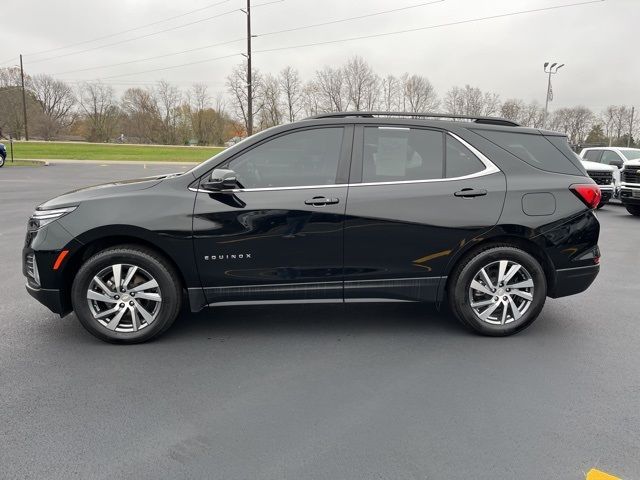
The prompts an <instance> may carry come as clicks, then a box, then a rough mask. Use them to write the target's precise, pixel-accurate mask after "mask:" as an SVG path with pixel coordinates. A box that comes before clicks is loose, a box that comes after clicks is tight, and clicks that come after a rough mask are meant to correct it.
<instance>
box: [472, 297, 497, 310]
mask: <svg viewBox="0 0 640 480" xmlns="http://www.w3.org/2000/svg"><path fill="white" fill-rule="evenodd" d="M493 302H495V300H494V299H493V298H490V299H489V300H483V301H481V302H475V303H473V302H471V308H478V307H486V306H487V305H491V304H492V303H493Z"/></svg>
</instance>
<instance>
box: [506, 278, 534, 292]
mask: <svg viewBox="0 0 640 480" xmlns="http://www.w3.org/2000/svg"><path fill="white" fill-rule="evenodd" d="M507 287H508V288H510V289H511V290H517V289H519V288H533V280H531V279H530V278H529V279H527V280H524V281H522V282H518V283H514V284H512V285H507Z"/></svg>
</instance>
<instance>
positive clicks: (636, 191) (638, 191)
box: [620, 183, 640, 205]
mask: <svg viewBox="0 0 640 480" xmlns="http://www.w3.org/2000/svg"><path fill="white" fill-rule="evenodd" d="M620 201H621V202H622V203H628V204H630V205H640V185H639V184H635V183H634V184H628V183H623V184H621V185H620Z"/></svg>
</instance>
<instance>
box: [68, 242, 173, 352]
mask: <svg viewBox="0 0 640 480" xmlns="http://www.w3.org/2000/svg"><path fill="white" fill-rule="evenodd" d="M181 291H182V290H181V287H180V280H179V278H178V276H177V274H176V272H175V271H174V269H173V268H172V267H171V265H169V264H168V262H167V261H166V260H164V259H163V258H162V257H160V256H159V255H157V254H156V253H155V252H153V251H152V250H149V249H146V248H142V247H138V246H134V245H130V246H121V247H113V248H109V249H107V250H104V251H102V252H99V253H97V254H96V255H94V256H93V257H91V258H89V259H88V260H87V261H86V262H85V263H84V264H83V265H82V267H81V268H80V270H79V271H78V273H77V275H76V278H75V280H74V282H73V287H72V291H71V300H72V303H73V308H74V311H75V313H76V315H77V316H78V319H79V320H80V323H81V324H82V325H83V326H84V327H85V328H86V329H87V330H88V331H89V332H90V333H91V334H93V335H95V336H96V337H98V338H100V339H101V340H105V341H107V342H113V343H140V342H144V341H147V340H149V339H151V338H153V337H155V336H156V335H158V334H160V333H162V332H163V331H164V330H166V329H167V328H168V327H169V326H170V325H171V324H172V323H173V321H174V320H175V318H176V316H177V314H178V311H179V309H180V304H181Z"/></svg>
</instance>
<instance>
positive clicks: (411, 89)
mask: <svg viewBox="0 0 640 480" xmlns="http://www.w3.org/2000/svg"><path fill="white" fill-rule="evenodd" d="M401 80H402V93H403V110H405V111H407V112H412V113H420V112H433V111H435V110H437V109H438V106H439V105H440V101H439V100H438V96H437V95H436V91H435V89H434V88H433V85H431V82H429V80H427V78H426V77H422V76H420V75H409V74H407V73H405V74H404V75H403V76H402V79H401Z"/></svg>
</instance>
